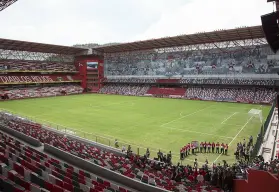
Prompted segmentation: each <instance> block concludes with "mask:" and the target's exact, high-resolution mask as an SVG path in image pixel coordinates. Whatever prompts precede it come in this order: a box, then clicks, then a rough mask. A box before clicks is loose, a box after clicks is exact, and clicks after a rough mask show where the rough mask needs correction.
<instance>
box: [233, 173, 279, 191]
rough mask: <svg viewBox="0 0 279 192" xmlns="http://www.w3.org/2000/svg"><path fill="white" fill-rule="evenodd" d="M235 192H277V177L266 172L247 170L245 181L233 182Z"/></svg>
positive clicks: (278, 189) (278, 182)
mask: <svg viewBox="0 0 279 192" xmlns="http://www.w3.org/2000/svg"><path fill="white" fill-rule="evenodd" d="M234 191H235V192H247V191H251V192H278V191H279V180H278V176H277V178H276V176H275V175H272V174H271V173H269V172H266V171H258V170H249V174H248V179H247V180H235V181H234Z"/></svg>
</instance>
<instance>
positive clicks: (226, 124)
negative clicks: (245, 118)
mask: <svg viewBox="0 0 279 192" xmlns="http://www.w3.org/2000/svg"><path fill="white" fill-rule="evenodd" d="M223 125H231V126H238V127H242V125H240V124H230V123H223Z"/></svg>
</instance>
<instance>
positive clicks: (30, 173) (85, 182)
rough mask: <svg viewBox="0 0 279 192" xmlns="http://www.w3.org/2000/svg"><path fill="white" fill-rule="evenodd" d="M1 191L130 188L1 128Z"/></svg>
mask: <svg viewBox="0 0 279 192" xmlns="http://www.w3.org/2000/svg"><path fill="white" fill-rule="evenodd" d="M0 162H1V164H0V165H1V166H0V191H9V192H14V191H15V192H21V191H22V192H23V191H31V192H33V191H34V192H35V191H46V190H48V191H55V192H56V191H57V192H64V191H65V192H66V191H80V192H83V191H85V192H86V191H90V192H101V191H110V192H128V190H126V189H125V188H123V187H121V186H118V185H116V184H114V183H112V182H110V181H107V180H104V179H102V178H100V177H98V176H96V175H94V174H91V173H88V172H86V171H83V170H80V169H77V168H75V167H73V166H71V165H69V164H67V163H64V162H61V161H59V160H57V159H55V158H53V157H50V156H48V155H47V154H45V153H42V152H39V151H37V150H35V149H33V148H31V147H29V146H26V145H24V144H22V143H21V142H19V141H18V140H15V139H13V138H11V137H9V136H8V135H6V134H4V133H2V132H0Z"/></svg>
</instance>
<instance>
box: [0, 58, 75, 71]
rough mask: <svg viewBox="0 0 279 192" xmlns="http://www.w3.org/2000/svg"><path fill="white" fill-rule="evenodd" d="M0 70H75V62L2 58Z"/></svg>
mask: <svg viewBox="0 0 279 192" xmlns="http://www.w3.org/2000/svg"><path fill="white" fill-rule="evenodd" d="M0 70H3V71H50V72H74V71H76V68H75V66H74V64H73V63H59V62H41V61H25V60H1V61H0Z"/></svg>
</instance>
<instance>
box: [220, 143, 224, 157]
mask: <svg viewBox="0 0 279 192" xmlns="http://www.w3.org/2000/svg"><path fill="white" fill-rule="evenodd" d="M221 154H224V143H222V144H221Z"/></svg>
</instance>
